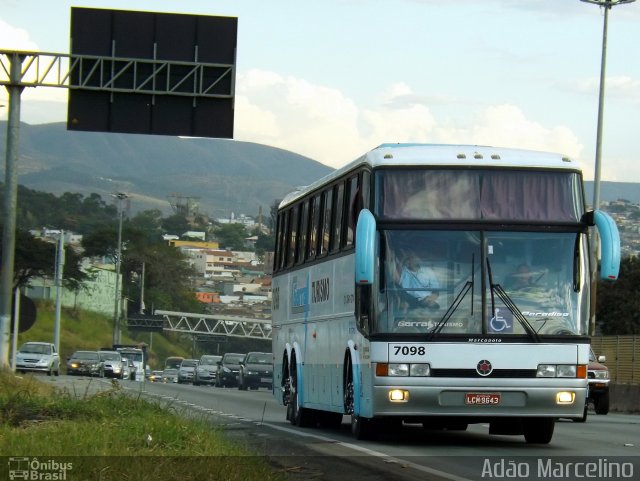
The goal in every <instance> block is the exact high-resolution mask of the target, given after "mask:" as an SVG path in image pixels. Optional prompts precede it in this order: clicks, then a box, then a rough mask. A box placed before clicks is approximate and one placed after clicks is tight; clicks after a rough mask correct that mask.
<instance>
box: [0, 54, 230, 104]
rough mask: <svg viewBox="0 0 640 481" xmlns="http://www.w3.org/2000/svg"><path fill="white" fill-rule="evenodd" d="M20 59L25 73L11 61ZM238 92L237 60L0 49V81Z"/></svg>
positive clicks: (217, 94) (220, 94)
mask: <svg viewBox="0 0 640 481" xmlns="http://www.w3.org/2000/svg"><path fill="white" fill-rule="evenodd" d="M13 62H19V63H20V64H21V68H20V79H19V80H17V79H15V78H12V75H11V64H12V63H13ZM16 84H17V85H19V86H21V87H60V88H68V89H82V90H99V91H102V92H114V93H115V92H120V93H144V94H151V95H177V96H187V97H207V98H233V95H234V92H233V89H234V85H235V67H234V65H233V64H222V63H203V62H181V61H168V60H153V59H136V58H126V57H108V56H96V55H71V54H63V53H47V52H26V51H16V50H0V85H16Z"/></svg>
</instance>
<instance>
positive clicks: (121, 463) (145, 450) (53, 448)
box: [0, 372, 282, 481]
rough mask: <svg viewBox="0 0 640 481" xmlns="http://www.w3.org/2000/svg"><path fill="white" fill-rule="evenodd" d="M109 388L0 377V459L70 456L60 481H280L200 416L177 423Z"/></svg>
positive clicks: (167, 411)
mask: <svg viewBox="0 0 640 481" xmlns="http://www.w3.org/2000/svg"><path fill="white" fill-rule="evenodd" d="M116 386H117V384H115V385H114V387H113V388H112V389H111V390H108V391H102V392H100V393H98V394H95V395H89V394H87V393H80V395H78V394H76V393H70V392H68V391H57V390H54V388H53V387H51V386H48V385H46V384H44V383H42V382H40V381H38V380H37V379H35V378H34V377H32V376H24V377H17V376H14V375H13V374H12V373H10V372H0V452H1V453H3V454H5V455H10V456H12V457H19V456H26V457H31V458H33V457H35V456H37V457H39V458H40V459H46V458H47V457H49V458H51V459H55V457H68V456H74V457H73V458H71V459H69V460H68V461H70V462H72V463H73V470H72V473H69V476H68V479H104V480H110V479H137V480H156V479H163V480H173V479H175V480H178V479H179V480H190V479H194V480H214V479H225V480H238V481H254V480H255V481H262V480H265V481H272V480H273V481H277V480H281V479H282V476H281V475H280V474H278V473H275V472H274V471H273V470H272V469H271V468H270V466H269V465H268V463H267V462H266V461H265V460H264V459H261V458H259V457H257V456H255V455H252V453H250V452H249V451H248V449H246V448H245V447H244V446H241V445H239V444H237V443H234V442H230V441H229V440H227V439H225V436H224V432H223V431H221V430H219V429H217V428H216V427H215V426H213V425H212V424H211V423H210V422H209V421H208V420H207V419H206V418H205V417H204V416H203V417H201V418H197V419H193V418H186V417H183V416H180V415H178V413H176V412H174V410H173V409H171V406H161V405H160V404H158V403H152V402H148V401H146V400H144V399H142V398H140V397H138V398H136V397H132V396H130V395H126V394H124V393H123V392H122V391H121V390H120V389H119V388H118V387H116ZM75 456H82V458H76V457H75ZM249 456H251V457H249ZM3 469H4V468H3ZM0 473H1V470H0ZM71 474H73V476H71ZM98 475H100V476H98Z"/></svg>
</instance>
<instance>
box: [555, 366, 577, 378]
mask: <svg viewBox="0 0 640 481" xmlns="http://www.w3.org/2000/svg"><path fill="white" fill-rule="evenodd" d="M556 373H557V376H558V377H576V367H575V366H568V365H566V364H560V365H558V367H557V371H556Z"/></svg>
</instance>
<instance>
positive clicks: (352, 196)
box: [344, 174, 362, 247]
mask: <svg viewBox="0 0 640 481" xmlns="http://www.w3.org/2000/svg"><path fill="white" fill-rule="evenodd" d="M347 182H348V184H347V186H348V194H347V195H348V196H349V202H348V203H347V206H348V208H347V232H346V236H345V240H344V246H345V247H349V246H352V245H353V240H354V237H355V230H356V221H357V219H358V214H359V213H360V210H361V209H362V192H361V190H360V186H359V184H358V175H357V174H356V175H354V176H353V177H351V178H350V179H349V180H348V181H347Z"/></svg>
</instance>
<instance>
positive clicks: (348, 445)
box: [191, 404, 472, 481]
mask: <svg viewBox="0 0 640 481" xmlns="http://www.w3.org/2000/svg"><path fill="white" fill-rule="evenodd" d="M191 406H194V407H200V406H196V405H195V404H191ZM202 409H205V408H202ZM212 412H213V413H215V414H218V415H220V416H225V417H229V418H232V419H238V420H241V421H248V422H252V421H253V420H251V419H246V418H241V417H240V416H237V415H235V414H229V413H223V412H220V411H212ZM253 422H254V423H255V424H256V425H258V426H268V427H270V428H273V429H276V430H279V431H284V432H286V433H290V434H295V435H296V436H301V437H308V438H313V439H318V440H320V441H325V442H330V443H332V444H338V445H340V446H343V447H345V448H347V449H352V450H354V451H360V452H361V453H365V454H368V455H369V456H373V457H377V458H380V459H381V460H382V461H383V462H385V463H397V464H401V465H402V466H407V467H411V468H413V469H415V470H417V471H421V472H423V473H429V474H434V475H436V476H440V477H443V478H445V479H450V480H452V481H472V480H470V479H468V478H463V477H461V476H456V475H455V474H451V473H447V472H445V471H440V470H438V469H434V468H429V467H427V466H423V465H421V464H417V463H414V462H411V461H406V460H404V459H401V458H396V457H395V456H390V455H388V454H385V453H382V452H380V451H374V450H373V449H369V448H365V447H363V446H358V445H357V444H351V443H345V442H342V441H338V440H337V439H333V438H328V437H326V436H321V435H319V434H311V433H307V432H302V431H298V430H295V429H291V428H286V427H283V426H278V425H276V424H271V423H263V422H257V421H253ZM237 424H241V423H228V424H225V426H232V425H237Z"/></svg>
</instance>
